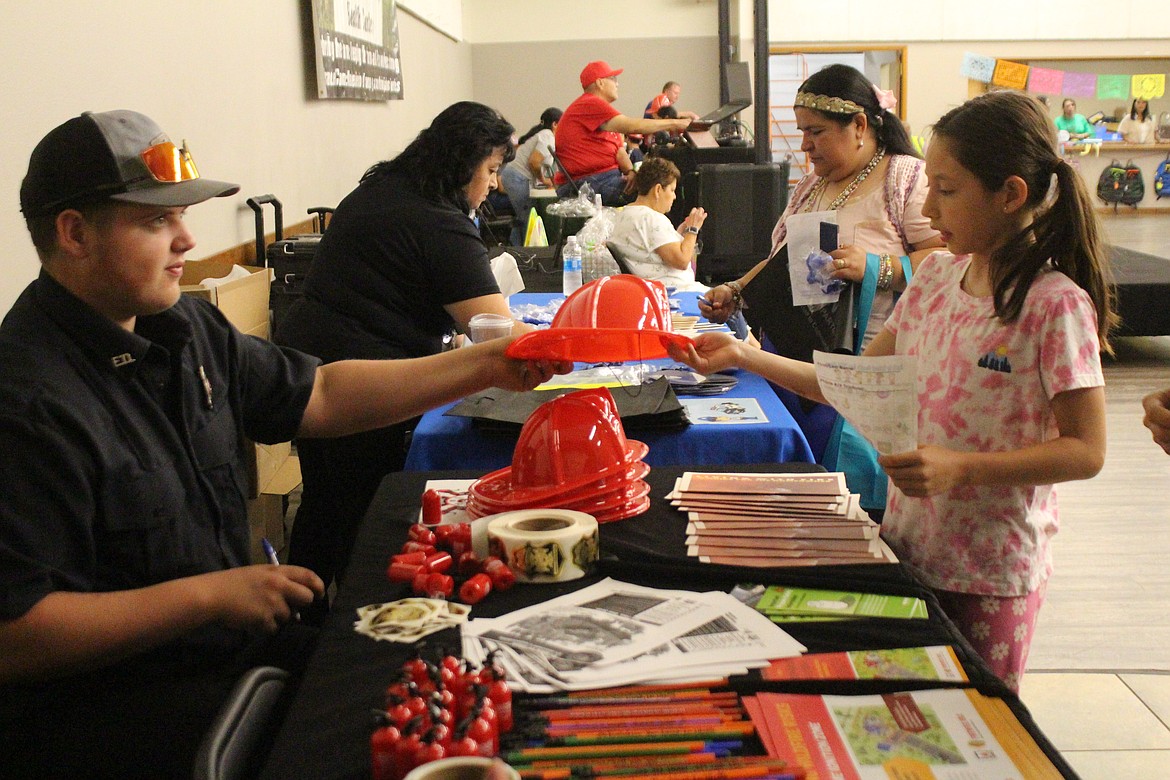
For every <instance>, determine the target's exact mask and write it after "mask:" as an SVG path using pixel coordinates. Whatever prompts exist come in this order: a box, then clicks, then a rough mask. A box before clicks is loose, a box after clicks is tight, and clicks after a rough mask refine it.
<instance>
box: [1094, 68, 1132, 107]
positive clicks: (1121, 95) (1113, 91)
mask: <svg viewBox="0 0 1170 780" xmlns="http://www.w3.org/2000/svg"><path fill="white" fill-rule="evenodd" d="M1129 83H1130V77H1129V76H1126V75H1122V74H1119V73H1102V74H1101V75H1100V76H1098V77H1097V99H1098V100H1129Z"/></svg>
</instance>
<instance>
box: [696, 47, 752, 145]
mask: <svg viewBox="0 0 1170 780" xmlns="http://www.w3.org/2000/svg"><path fill="white" fill-rule="evenodd" d="M724 75H725V78H726V80H727V102H726V103H724V104H723V105H721V106H720V107H719V108H717V109H715V110H714V111H709V112H707V113H706V114H704V115H703V116H701V117H699V118H698V119H696V120H694V121H693V122H691V124H690V126H689V127H687V130H709V129H710V128H711V126H712V125H716V124H719V123H720V122H722V121H723V120H725V119H728V118H730V117H732V116H735V115H736V114H738V113H739V112H740V111H743V110H744V109H745V108H747V107H748V106H750V105H751V104H752V79H751V73H750V72H749V70H748V64H747V63H746V62H728V63H726V65H725V66H724Z"/></svg>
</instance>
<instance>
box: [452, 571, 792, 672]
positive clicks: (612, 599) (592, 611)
mask: <svg viewBox="0 0 1170 780" xmlns="http://www.w3.org/2000/svg"><path fill="white" fill-rule="evenodd" d="M462 628H463V630H462V634H463V657H464V658H465V659H467V660H468V661H470V662H471V663H473V664H481V665H482V664H483V663H484V662H485V661H486V660H487V656H488V654H489V653H494V656H493V660H494V662H495V663H497V664H500V665H501V666H502V667H503V668H504V670H505V671H506V672H507V676H508V685H509V686H511V687H512V688H513V689H514V690H519V691H525V692H528V693H553V692H555V691H559V690H587V689H590V688H605V687H610V686H615V685H630V684H634V683H676V682H692V681H695V680H712V679H719V678H723V677H728V676H730V675H733V674H743V673H746V672H747V671H748V670H749V669H758V668H763V667H766V666H768V663H769V661H770V660H771V659H777V658H791V657H793V656H796V655H799V654H800V653H802V652H804V650H805V649H806V648H805V647H804V646H803V645H801V644H800V643H799V642H797V641H796V640H795V639H793V638H792V637H791V636H789V635H788V633H786V632H785V631H783V630H782V629H781V628H780V627H779V626H777V625H776V624H774V623H772V622H771V621H770V620H768V618H766V617H765V616H764V615H762V614H760V613H759V612H757V611H756V610H754V609H752V608H751V607H749V606H747V605H746V604H743V603H742V602H740V601H738V600H736V599H735V598H733V597H732V596H731V595H729V594H727V593H723V592H720V591H711V592H707V593H696V592H694V591H687V590H661V589H658V588H646V587H641V586H638V585H631V584H628V583H625V582H619V581H617V580H613V579H605V580H602V581H601V582H599V583H597V584H595V585H590V586H589V587H587V588H583V589H581V590H578V591H575V592H573V593H570V594H567V595H565V596H560V597H559V598H555V599H551V600H549V601H545V602H542V603H540V604H534V605H533V606H531V607H526V608H524V609H520V610H516V611H515V612H511V613H509V614H507V615H503V616H501V617H497V618H475V619H474V620H471V621H470V622H468V623H466V624H464V626H463V627H462Z"/></svg>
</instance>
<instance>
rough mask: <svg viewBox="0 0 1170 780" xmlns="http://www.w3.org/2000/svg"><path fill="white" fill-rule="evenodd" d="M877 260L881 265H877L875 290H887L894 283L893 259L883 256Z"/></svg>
mask: <svg viewBox="0 0 1170 780" xmlns="http://www.w3.org/2000/svg"><path fill="white" fill-rule="evenodd" d="M879 259H880V260H881V264H880V265H878V277H877V288H878V289H879V290H888V289H890V285H891V284H893V282H894V258H892V257H890V256H889V255H885V254H884V255H881V256H880V258H879Z"/></svg>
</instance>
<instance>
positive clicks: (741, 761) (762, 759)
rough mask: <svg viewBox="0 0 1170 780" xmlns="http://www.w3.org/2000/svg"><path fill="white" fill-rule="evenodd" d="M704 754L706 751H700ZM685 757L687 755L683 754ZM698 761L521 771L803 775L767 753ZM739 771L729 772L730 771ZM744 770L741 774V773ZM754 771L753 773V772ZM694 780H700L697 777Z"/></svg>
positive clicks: (551, 774)
mask: <svg viewBox="0 0 1170 780" xmlns="http://www.w3.org/2000/svg"><path fill="white" fill-rule="evenodd" d="M697 755H705V754H697ZM684 758H685V757H684ZM696 763H697V762H693V761H692V762H687V761H685V760H684V761H674V762H672V763H670V764H661V765H639V766H632V765H629V764H625V765H623V764H617V763H612V762H611V763H607V764H606V765H601V766H599V765H595V764H590V765H585V766H580V765H574V766H570V767H565V766H561V767H545V768H538V767H535V766H533V767H532V768H530V769H529V768H525V769H522V770H520V776H521V777H522V778H525V779H526V780H563V779H566V778H581V780H587V779H588V778H602V777H612V778H618V779H619V780H633V778H637V777H645V778H651V779H652V780H664V778H667V777H670V776H678V775H687V774H691V775H696V776H699V775H701V776H703V777H707V778H711V780H716V779H717V778H720V777H724V778H729V779H730V778H734V777H740V776H747V777H753V776H773V775H775V774H776V773H781V774H788V775H789V776H792V775H794V774H800V775H803V772H804V770H803V769H800V768H798V767H793V766H792V765H791V764H789V763H788V762H786V761H784V760H783V759H776V758H769V757H768V756H740V757H730V758H714V757H712V758H711V759H710V761H708V762H704V765H702V766H696ZM733 771H734V772H735V773H736V774H729V773H730V772H733ZM740 773H742V774H740ZM753 773H754V774H753ZM695 780H699V778H698V777H696V778H695Z"/></svg>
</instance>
